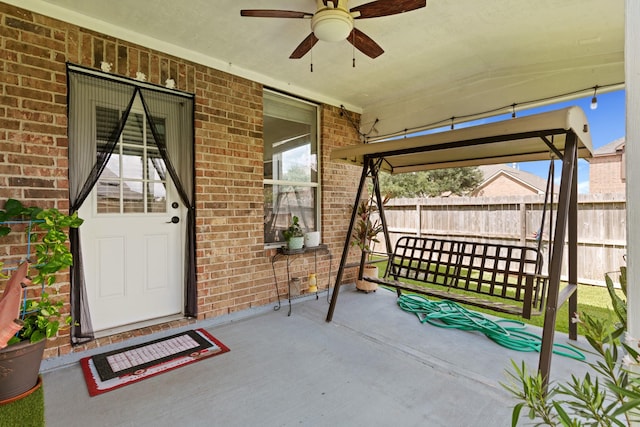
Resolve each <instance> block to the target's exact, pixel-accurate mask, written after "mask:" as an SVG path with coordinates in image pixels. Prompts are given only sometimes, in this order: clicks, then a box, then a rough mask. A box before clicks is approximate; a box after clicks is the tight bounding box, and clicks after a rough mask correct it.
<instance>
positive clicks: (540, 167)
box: [398, 90, 625, 193]
mask: <svg viewBox="0 0 640 427" xmlns="http://www.w3.org/2000/svg"><path fill="white" fill-rule="evenodd" d="M592 97H593V95H589V96H587V97H584V98H579V99H574V100H571V101H564V102H559V103H556V104H549V105H546V106H544V107H537V108H531V109H527V110H525V109H523V110H516V113H517V117H524V116H529V115H532V114H538V113H543V112H545V111H551V110H559V109H561V108H566V107H572V106H578V107H581V108H582V110H583V111H584V113H585V115H586V116H587V121H588V123H589V128H590V131H591V143H592V145H593V150H594V151H595V150H597V149H598V148H600V147H602V146H603V145H607V144H608V143H610V142H612V141H615V140H616V139H619V138H622V137H624V136H625V93H624V90H618V91H614V92H609V93H603V94H600V93H598V94H597V101H598V102H597V108H596V109H591V98H592ZM509 119H511V113H507V114H502V115H499V116H494V117H489V118H484V119H479V120H475V121H471V122H466V123H461V124H457V125H456V128H457V129H459V128H461V127H469V126H476V125H481V124H485V123H491V122H497V121H501V120H509ZM449 129H450V128H449V126H444V127H441V128H437V129H431V130H428V131H425V132H419V133H416V135H420V134H427V133H435V132H446V131H447V130H449ZM398 138H401V137H398ZM557 162H558V163H556V167H555V177H554V180H555V182H556V184H559V183H560V174H561V173H562V170H561V169H562V165H561V164H560V161H557ZM511 166H515V167H516V168H517V169H520V170H523V171H525V172H530V173H533V174H535V175H538V176H540V177H542V178H544V179H545V180H546V179H547V176H548V175H549V162H548V161H539V162H523V163H516V164H515V165H513V164H512V165H511ZM578 192H579V193H588V192H589V162H587V161H586V160H583V159H579V160H578Z"/></svg>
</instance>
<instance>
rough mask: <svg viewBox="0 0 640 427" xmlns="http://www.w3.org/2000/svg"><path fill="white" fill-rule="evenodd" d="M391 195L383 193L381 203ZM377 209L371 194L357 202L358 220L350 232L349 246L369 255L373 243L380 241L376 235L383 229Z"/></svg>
mask: <svg viewBox="0 0 640 427" xmlns="http://www.w3.org/2000/svg"><path fill="white" fill-rule="evenodd" d="M391 197H392V196H391V195H390V194H387V195H385V196H384V199H383V200H382V204H383V205H386V204H387V203H388V202H389V200H390V199H391ZM378 211H379V208H378V204H377V203H376V200H375V197H374V196H373V195H371V196H370V197H369V198H368V199H367V200H362V201H361V202H360V204H358V211H357V218H358V220H357V222H356V224H355V226H354V228H353V232H352V233H351V246H357V247H359V248H360V250H362V252H363V253H367V254H369V256H370V255H371V253H372V252H373V248H372V246H373V244H374V243H380V241H379V240H378V238H377V236H378V234H379V233H380V232H382V230H383V227H382V220H381V219H380V215H379V214H378Z"/></svg>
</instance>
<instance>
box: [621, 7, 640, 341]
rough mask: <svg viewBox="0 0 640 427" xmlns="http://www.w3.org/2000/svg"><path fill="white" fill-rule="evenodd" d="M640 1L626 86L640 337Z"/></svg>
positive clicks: (632, 277) (630, 247) (630, 241)
mask: <svg viewBox="0 0 640 427" xmlns="http://www.w3.org/2000/svg"><path fill="white" fill-rule="evenodd" d="M638 22H640V2H639V1H638V0H626V8H625V49H624V50H625V85H626V110H627V118H626V144H625V153H626V156H625V157H626V165H625V167H626V174H627V178H626V179H627V276H628V281H629V289H628V302H627V305H628V313H629V314H628V316H629V317H628V330H629V333H630V334H631V335H632V336H634V337H640V283H638V278H640V191H638V189H637V188H636V187H637V184H638V183H640V168H638V167H634V165H635V166H637V165H638V164H640V146H639V145H638V144H640V120H638V117H640V26H638Z"/></svg>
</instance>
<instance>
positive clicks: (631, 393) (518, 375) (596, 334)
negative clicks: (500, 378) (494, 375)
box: [502, 268, 640, 426]
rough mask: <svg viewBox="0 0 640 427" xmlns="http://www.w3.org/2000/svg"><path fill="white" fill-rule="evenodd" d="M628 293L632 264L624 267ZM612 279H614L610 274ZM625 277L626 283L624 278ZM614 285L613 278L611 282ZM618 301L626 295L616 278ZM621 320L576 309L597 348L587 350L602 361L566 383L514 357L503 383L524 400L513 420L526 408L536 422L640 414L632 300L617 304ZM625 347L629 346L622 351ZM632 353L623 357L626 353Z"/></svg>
mask: <svg viewBox="0 0 640 427" xmlns="http://www.w3.org/2000/svg"><path fill="white" fill-rule="evenodd" d="M621 277H623V279H622V280H624V287H623V288H624V290H625V294H626V268H623V269H621ZM606 279H607V281H611V279H610V278H609V276H608V275H607V276H606ZM622 280H621V283H622ZM608 285H609V284H608ZM611 290H612V291H613V292H612V293H611V297H612V303H613V304H614V307H615V306H616V301H617V302H618V303H620V302H623V303H624V301H623V300H622V299H620V298H619V297H618V295H617V294H616V293H615V291H614V288H613V283H611ZM615 312H616V314H617V315H618V316H620V315H621V314H622V313H624V319H623V318H622V317H619V318H620V320H621V323H615V322H613V321H612V320H611V319H608V320H603V319H598V318H596V317H592V316H589V314H588V313H582V314H580V315H579V316H578V314H577V313H576V315H575V317H574V319H573V321H574V322H577V323H579V324H580V325H581V326H582V329H583V330H584V336H585V339H586V340H587V342H588V343H589V345H590V347H591V349H590V350H585V349H581V350H583V351H585V352H588V353H590V354H592V355H594V356H595V359H596V361H587V362H585V363H587V364H588V366H589V367H590V368H591V370H592V371H593V372H587V373H586V374H585V375H584V377H582V378H580V377H578V376H575V375H572V376H571V379H570V380H568V381H567V382H566V383H560V384H558V383H549V384H548V385H546V386H545V384H544V381H543V378H542V377H541V375H540V373H538V374H537V375H532V374H530V373H529V371H528V369H527V367H526V365H525V364H524V362H523V363H522V365H521V366H518V365H517V364H516V363H515V362H513V361H512V369H513V370H512V371H507V376H508V377H509V379H510V382H509V383H507V384H504V383H503V384H502V386H503V387H504V388H505V389H506V390H508V391H509V392H511V394H512V395H513V396H515V397H516V398H517V399H518V400H519V401H520V402H519V403H517V404H516V405H515V406H514V408H513V412H512V418H511V425H512V426H516V425H517V424H518V421H519V420H520V414H521V412H522V410H523V409H527V410H528V418H529V419H530V420H534V421H535V420H538V421H540V422H539V423H537V424H536V425H550V426H583V425H589V426H631V425H632V423H634V422H638V421H639V420H640V418H639V415H640V413H639V412H638V409H639V408H640V374H639V372H640V371H638V369H637V368H638V365H640V357H639V354H638V349H639V348H640V346H639V345H638V340H637V339H634V338H632V337H630V336H629V335H628V334H626V335H625V338H624V342H622V343H621V342H620V339H619V338H620V337H621V336H622V333H623V332H624V331H625V329H626V303H625V304H624V310H620V307H618V309H617V310H615ZM621 324H622V327H621V326H620V325H621ZM621 350H623V351H621ZM623 352H624V353H626V354H625V355H624V356H623V357H621V354H622V353H623Z"/></svg>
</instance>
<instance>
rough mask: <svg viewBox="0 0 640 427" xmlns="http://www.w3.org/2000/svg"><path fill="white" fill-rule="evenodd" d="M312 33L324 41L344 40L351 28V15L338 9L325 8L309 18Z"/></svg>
mask: <svg viewBox="0 0 640 427" xmlns="http://www.w3.org/2000/svg"><path fill="white" fill-rule="evenodd" d="M311 30H312V31H313V34H314V35H315V36H316V37H317V38H318V39H319V40H322V41H325V42H338V41H342V40H345V39H346V38H347V37H348V36H349V34H351V31H352V30H353V17H351V15H350V14H349V13H348V12H345V11H342V10H340V9H325V10H323V11H320V12H318V13H316V14H315V15H314V16H313V18H312V19H311Z"/></svg>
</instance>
